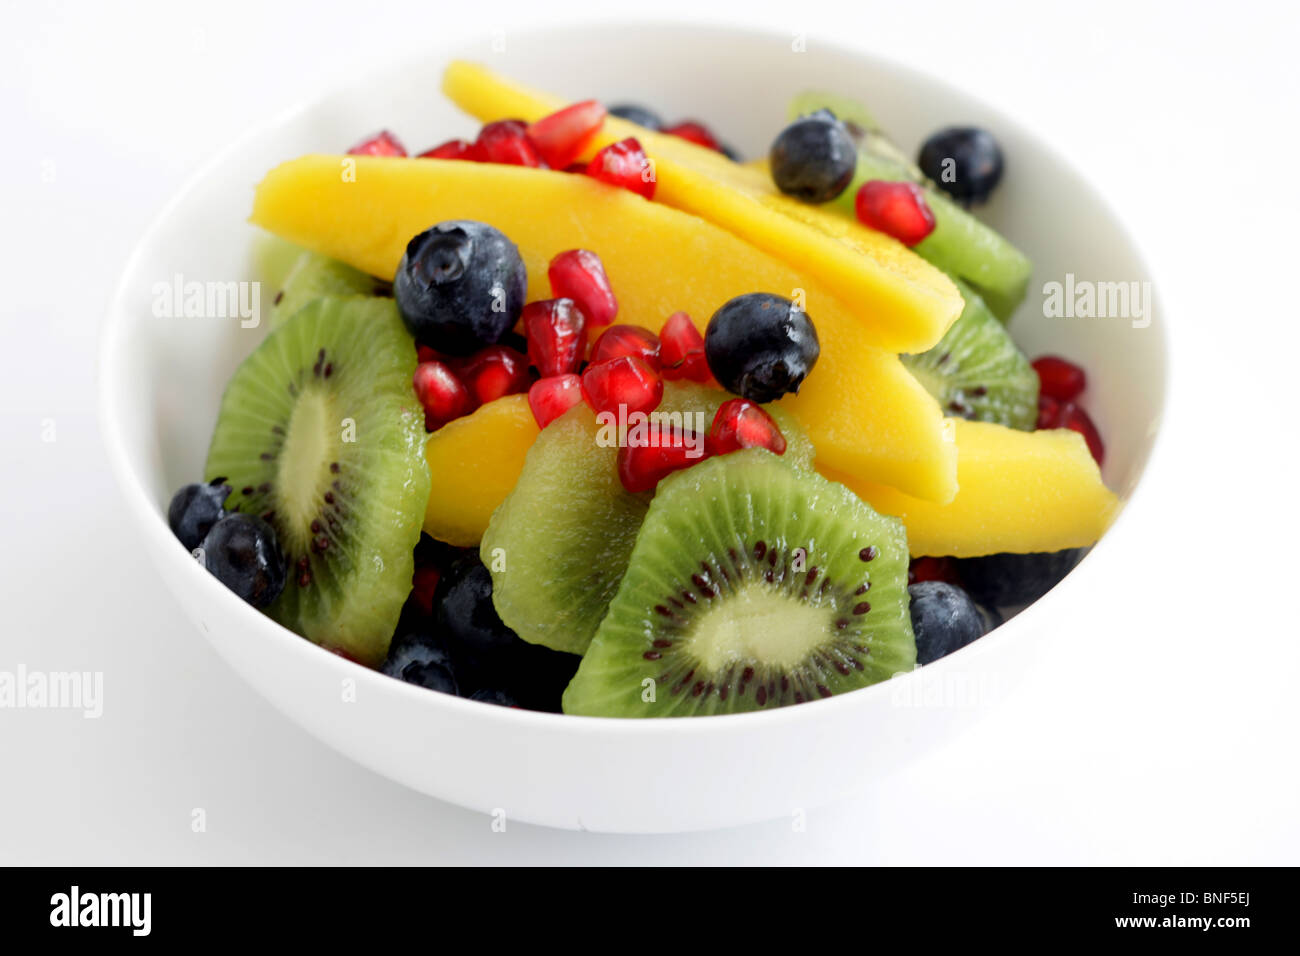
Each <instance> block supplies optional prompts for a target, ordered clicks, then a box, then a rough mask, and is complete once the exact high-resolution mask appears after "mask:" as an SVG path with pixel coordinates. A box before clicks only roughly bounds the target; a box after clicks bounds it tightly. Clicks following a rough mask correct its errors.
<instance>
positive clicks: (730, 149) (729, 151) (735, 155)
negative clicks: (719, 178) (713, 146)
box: [718, 143, 745, 163]
mask: <svg viewBox="0 0 1300 956" xmlns="http://www.w3.org/2000/svg"><path fill="white" fill-rule="evenodd" d="M718 152H720V153H721V154H722V155H723V156H726V157H727V159H729V160H731V161H732V162H733V163H743V162H744V161H745V160H744V157H742V156H741V155H740V150H738V149H736V148H735V147H734V146H732V145H731V144H730V143H719V144H718Z"/></svg>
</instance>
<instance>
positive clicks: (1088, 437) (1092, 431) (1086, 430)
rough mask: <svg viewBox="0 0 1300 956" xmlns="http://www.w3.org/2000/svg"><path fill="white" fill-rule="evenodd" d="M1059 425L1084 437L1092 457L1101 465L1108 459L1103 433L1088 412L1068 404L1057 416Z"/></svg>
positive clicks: (1070, 403)
mask: <svg viewBox="0 0 1300 956" xmlns="http://www.w3.org/2000/svg"><path fill="white" fill-rule="evenodd" d="M1057 423H1058V424H1057V426H1056V427H1057V428H1069V429H1071V430H1072V431H1076V432H1078V433H1079V434H1080V435H1082V436H1083V440H1084V441H1085V442H1087V443H1088V451H1090V452H1092V457H1093V458H1094V459H1096V461H1097V464H1098V465H1101V463H1102V462H1103V461H1104V460H1105V458H1106V446H1105V445H1103V444H1102V442H1101V432H1099V431H1097V426H1096V425H1095V424H1093V421H1092V419H1091V418H1090V417H1089V416H1088V413H1087V412H1085V411H1084V410H1083V409H1082V408H1080V407H1079V406H1078V405H1075V404H1074V403H1073V402H1066V403H1065V404H1064V405H1062V406H1061V410H1060V412H1059V414H1058V415H1057Z"/></svg>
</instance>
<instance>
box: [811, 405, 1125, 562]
mask: <svg viewBox="0 0 1300 956" xmlns="http://www.w3.org/2000/svg"><path fill="white" fill-rule="evenodd" d="M955 424H956V432H957V481H958V484H959V485H960V486H961V487H960V490H959V491H958V492H957V497H956V498H954V499H953V500H952V501H950V502H949V503H948V504H945V505H939V504H935V503H933V502H928V501H920V500H918V499H916V498H912V497H910V496H908V495H905V494H903V493H901V492H899V491H897V490H895V489H893V488H887V487H884V486H883V485H879V484H875V483H873V482H870V481H862V480H861V479H857V478H854V477H852V476H849V475H845V474H843V473H841V472H838V471H836V470H835V469H833V468H825V467H822V466H821V465H820V464H819V468H820V469H821V471H822V473H823V474H824V475H826V477H828V478H830V479H832V480H834V481H838V482H841V483H843V484H845V485H847V486H848V487H849V488H851V489H852V490H853V491H854V492H855V493H856V494H857V495H858V497H860V498H862V500H863V501H866V502H867V503H868V504H870V505H871V506H872V507H873V508H875V509H876V510H877V511H880V512H883V513H884V514H890V515H895V516H896V517H898V518H901V519H902V521H903V524H904V525H906V527H907V542H908V546H909V547H910V548H911V551H912V554H913V555H914V556H917V557H919V556H922V555H932V556H941V555H952V556H954V557H959V558H970V557H976V556H978V555H982V554H997V553H1000V552H1003V551H1011V552H1015V553H1021V554H1023V553H1028V552H1033V551H1061V550H1063V549H1065V548H1081V547H1085V546H1087V545H1090V544H1093V543H1094V542H1096V540H1097V539H1098V538H1100V537H1101V535H1102V533H1103V532H1104V531H1105V530H1106V528H1108V527H1109V526H1110V523H1111V521H1112V520H1113V519H1114V517H1115V513H1116V511H1118V509H1119V501H1118V499H1116V497H1115V495H1114V494H1113V493H1112V492H1111V491H1110V489H1108V488H1107V487H1106V486H1105V485H1104V484H1102V481H1101V473H1100V472H1099V471H1098V470H1097V463H1096V462H1095V461H1093V458H1092V455H1090V454H1089V453H1088V446H1087V445H1086V444H1085V443H1084V441H1083V437H1082V436H1081V435H1079V434H1078V433H1077V432H1073V431H1068V430H1064V429H1061V430H1055V431H1041V432H1022V431H1016V430H1015V429H1011V428H1004V427H1003V426H1001V425H991V424H988V423H986V422H970V421H965V420H963V419H957V420H955Z"/></svg>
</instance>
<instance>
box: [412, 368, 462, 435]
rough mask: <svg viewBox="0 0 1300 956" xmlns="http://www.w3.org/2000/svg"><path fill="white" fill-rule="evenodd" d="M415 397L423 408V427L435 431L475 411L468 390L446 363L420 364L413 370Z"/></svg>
mask: <svg viewBox="0 0 1300 956" xmlns="http://www.w3.org/2000/svg"><path fill="white" fill-rule="evenodd" d="M412 384H413V385H414V386H415V397H416V398H418V399H419V400H420V404H421V405H422V406H424V427H425V428H427V429H428V430H429V431H437V430H438V429H439V428H441V427H442V426H443V425H445V424H447V422H449V421H451V420H452V419H453V418H460V416H462V415H466V414H468V413H469V411H470V410H471V409H472V408H473V407H474V400H473V399H472V398H470V394H469V390H468V389H467V388H465V385H464V383H463V382H461V380H460V379H459V378H457V377H456V373H455V372H453V371H452V370H451V368H450V367H448V366H447V364H446V363H445V362H421V363H420V364H419V365H417V366H416V367H415V377H414V379H413V381H412Z"/></svg>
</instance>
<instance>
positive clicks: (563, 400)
mask: <svg viewBox="0 0 1300 956" xmlns="http://www.w3.org/2000/svg"><path fill="white" fill-rule="evenodd" d="M581 402H582V379H581V378H580V377H579V376H577V375H552V376H551V377H550V378H541V379H538V380H537V381H535V382H533V385H532V387H531V388H530V389H528V407H529V408H530V409H532V412H533V418H535V419H536V420H537V427H538V428H545V427H546V426H547V425H549V424H550V423H551V422H553V421H555V420H556V419H557V418H559V417H560V416H561V415H563V414H564V413H565V412H567V411H568V410H569V409H571V408H572V407H573V406H574V405H578V404H580V403H581Z"/></svg>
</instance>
